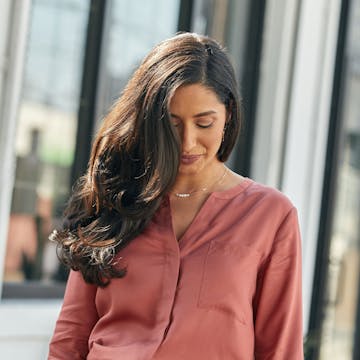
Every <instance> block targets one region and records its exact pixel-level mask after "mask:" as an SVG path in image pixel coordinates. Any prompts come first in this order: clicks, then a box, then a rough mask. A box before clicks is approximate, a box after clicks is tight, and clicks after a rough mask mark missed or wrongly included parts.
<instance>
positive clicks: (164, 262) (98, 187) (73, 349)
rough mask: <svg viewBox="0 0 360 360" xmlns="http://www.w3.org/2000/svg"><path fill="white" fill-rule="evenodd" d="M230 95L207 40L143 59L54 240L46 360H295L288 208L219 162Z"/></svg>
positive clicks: (233, 124) (293, 257) (295, 291)
mask: <svg viewBox="0 0 360 360" xmlns="http://www.w3.org/2000/svg"><path fill="white" fill-rule="evenodd" d="M237 89H238V86H237V84H236V81H235V75H234V72H233V69H232V67H231V64H230V62H229V60H228V57H227V55H226V54H225V52H224V50H223V49H222V48H221V47H220V46H219V45H218V44H217V43H216V42H215V41H214V40H212V39H210V38H207V37H204V36H199V35H196V34H189V33H185V34H180V35H177V36H175V37H173V38H171V39H168V40H166V41H164V42H162V43H160V44H159V45H158V46H156V47H155V48H154V49H153V50H152V51H151V52H150V54H149V55H148V56H147V57H146V58H145V59H144V61H143V63H142V64H141V65H140V67H139V68H138V70H137V71H136V72H135V74H134V76H133V77H132V79H131V80H130V81H129V83H128V85H127V87H126V89H125V90H124V92H123V94H122V96H121V97H120V99H119V100H118V102H117V103H116V104H115V106H114V107H113V109H112V110H111V112H110V113H109V115H108V116H107V117H106V119H105V121H104V124H103V126H102V128H101V129H100V131H99V133H98V135H97V137H96V139H95V142H94V145H93V149H92V154H91V159H90V163H89V168H88V171H87V174H86V175H85V176H84V177H83V179H81V181H80V183H79V185H78V188H77V189H75V191H74V194H73V196H72V198H71V200H70V202H69V204H68V207H67V211H66V214H65V221H64V225H63V228H62V229H61V230H59V231H57V232H54V233H53V234H52V236H51V237H52V240H54V241H57V242H58V249H59V257H60V259H61V260H62V261H63V262H64V263H65V264H66V265H68V266H69V267H71V268H72V269H73V270H72V271H71V273H70V276H69V280H68V284H67V289H66V293H65V298H64V303H63V307H62V310H61V313H60V316H59V319H58V321H57V324H56V329H55V333H54V335H53V338H52V341H51V344H50V354H49V359H85V358H87V359H90V360H92V359H97V360H99V359H104V360H105V359H122V360H137V359H139V360H146V359H155V360H164V359H171V360H180V359H181V360H183V359H185V360H192V359H222V360H223V359H239V360H250V359H254V358H256V359H276V360H281V359H286V360H288V359H292V360H296V359H302V329H301V255H300V253H301V251H300V238H299V231H298V222H297V216H296V210H295V209H294V207H293V205H292V204H291V203H290V202H289V200H288V199H287V198H286V197H285V196H284V195H282V194H281V193H279V192H278V191H276V190H273V189H270V188H267V187H265V186H262V185H260V184H257V183H255V182H254V181H252V180H250V179H249V178H243V177H242V176H240V175H237V174H235V173H233V172H232V171H230V170H229V169H228V168H227V167H226V166H225V165H224V162H225V161H226V160H227V158H228V156H229V154H230V152H231V150H232V148H233V146H234V143H235V141H236V137H237V135H238V132H239V128H240V100H239V95H238V92H237Z"/></svg>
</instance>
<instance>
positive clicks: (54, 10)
mask: <svg viewBox="0 0 360 360" xmlns="http://www.w3.org/2000/svg"><path fill="white" fill-rule="evenodd" d="M89 3H90V2H89V1H88V0H60V1H45V0H34V1H32V10H31V11H32V13H31V20H30V28H29V38H28V44H27V56H26V64H25V71H24V79H23V91H22V96H21V101H20V104H19V111H18V124H17V134H16V144H15V145H14V146H15V155H16V175H15V183H14V189H13V197H12V205H11V214H10V219H9V230H8V238H7V249H6V254H5V272H4V282H5V283H6V284H7V285H10V283H11V284H13V283H16V284H25V283H26V282H29V281H31V280H42V281H53V280H56V279H57V278H58V277H59V276H58V274H61V273H62V272H61V271H59V264H58V261H57V258H56V252H55V249H54V246H55V245H54V244H52V243H50V242H49V241H48V240H47V238H48V234H49V233H50V231H51V229H52V228H53V227H55V226H56V223H57V221H58V218H59V216H60V215H61V212H62V209H63V206H64V201H65V199H66V198H67V197H68V194H69V188H70V169H71V166H72V162H73V157H74V148H75V139H76V129H77V112H78V105H79V104H78V102H79V97H80V95H79V94H80V83H81V78H82V64H83V52H84V45H85V39H86V36H85V35H86V29H87V21H88V12H89ZM6 293H7V292H6V291H4V292H3V296H5V297H6ZM23 295H24V296H26V294H23ZM23 295H22V294H20V295H19V296H23Z"/></svg>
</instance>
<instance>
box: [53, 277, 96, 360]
mask: <svg viewBox="0 0 360 360" xmlns="http://www.w3.org/2000/svg"><path fill="white" fill-rule="evenodd" d="M95 295H96V286H95V285H89V284H87V283H85V281H84V280H83V278H82V275H81V274H80V273H79V272H74V271H71V272H70V275H69V279H68V282H67V285H66V291H65V296H64V302H63V305H62V309H61V312H60V315H59V318H58V320H57V323H56V327H55V331H54V335H53V337H52V339H51V342H50V349H49V357H48V359H49V360H69V359H71V360H78V359H86V355H87V353H88V351H89V350H88V338H89V334H90V332H91V330H92V328H93V326H94V324H95V323H96V321H97V319H98V314H97V311H96V308H95Z"/></svg>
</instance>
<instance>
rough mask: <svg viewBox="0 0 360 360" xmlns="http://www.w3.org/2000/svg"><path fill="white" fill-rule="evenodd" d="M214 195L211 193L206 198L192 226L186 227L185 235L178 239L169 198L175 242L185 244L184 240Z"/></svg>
mask: <svg viewBox="0 0 360 360" xmlns="http://www.w3.org/2000/svg"><path fill="white" fill-rule="evenodd" d="M212 194H213V193H210V194H209V196H208V197H207V198H206V200H205V201H204V203H203V204H202V205H201V207H200V209H199V211H198V212H197V213H196V215H195V216H194V218H193V219H192V220H191V222H190V224H189V225H188V226H187V227H186V229H185V231H184V233H183V234H182V235H181V236H180V238H177V236H176V233H175V228H174V224H173V211H172V207H171V201H170V198H169V196H168V199H167V200H168V206H169V215H170V226H171V230H172V234H173V236H174V238H175V240H176V241H177V243H178V244H179V246H180V244H181V243H183V242H184V239H185V238H186V237H187V235H188V233H189V232H190V229H191V228H192V227H193V226H194V224H195V223H197V222H198V221H199V220H198V219H199V218H200V216H201V214H202V212H203V211H204V208H205V207H206V206H207V203H208V202H209V200H210V198H211V197H212Z"/></svg>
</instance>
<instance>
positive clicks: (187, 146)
mask: <svg viewBox="0 0 360 360" xmlns="http://www.w3.org/2000/svg"><path fill="white" fill-rule="evenodd" d="M181 135H182V136H181V137H182V138H181V145H182V151H183V152H184V153H190V152H191V150H192V149H193V148H194V147H195V146H196V131H195V129H193V128H192V127H191V126H183V129H182V134H181Z"/></svg>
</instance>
